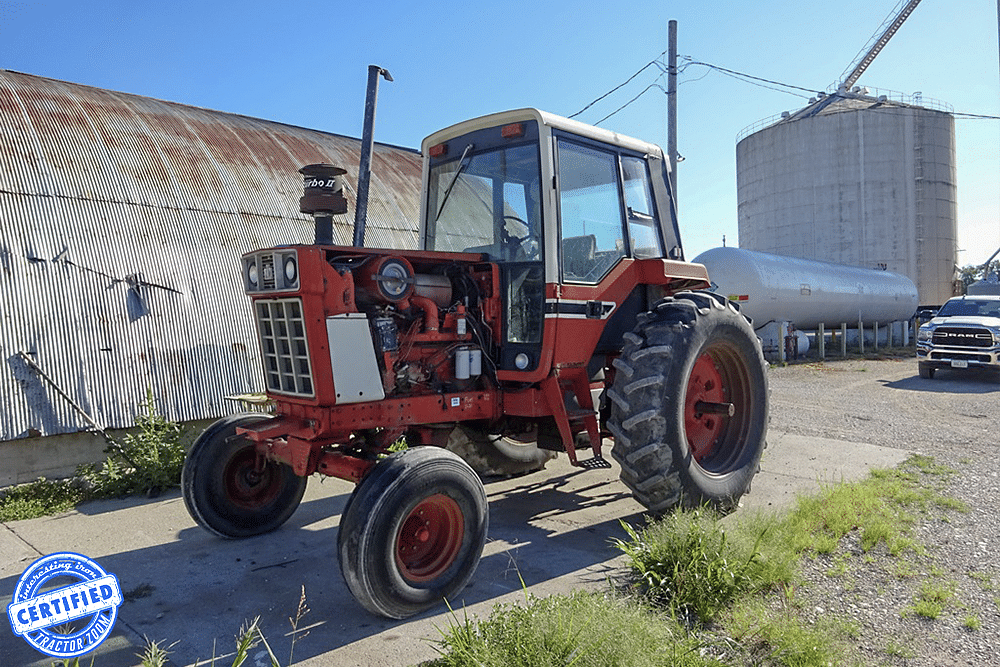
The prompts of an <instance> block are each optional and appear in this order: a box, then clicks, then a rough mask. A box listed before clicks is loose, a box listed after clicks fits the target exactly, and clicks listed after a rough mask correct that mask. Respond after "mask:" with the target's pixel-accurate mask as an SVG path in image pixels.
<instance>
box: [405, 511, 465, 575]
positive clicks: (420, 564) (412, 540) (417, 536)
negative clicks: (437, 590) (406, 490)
mask: <svg viewBox="0 0 1000 667" xmlns="http://www.w3.org/2000/svg"><path fill="white" fill-rule="evenodd" d="M464 536H465V520H464V517H463V515H462V510H461V508H460V507H459V506H458V503H457V502H455V501H454V500H453V499H452V498H449V497H448V496H446V495H444V494H441V493H438V494H435V495H433V496H430V497H428V498H425V499H423V500H421V501H420V502H419V503H417V505H416V507H414V508H413V509H412V510H411V511H410V513H409V514H408V515H407V516H406V518H405V519H404V520H403V522H402V524H401V525H400V529H399V533H398V535H397V537H396V565H397V567H398V568H399V571H400V573H401V574H402V575H403V577H404V578H405V579H406V580H408V581H410V582H413V583H423V582H427V581H431V580H433V579H435V578H437V577H439V576H441V575H442V574H444V572H445V571H446V570H447V569H448V568H449V567H451V565H452V563H454V562H455V558H456V557H457V556H458V552H459V551H460V550H461V548H462V539H463V538H464Z"/></svg>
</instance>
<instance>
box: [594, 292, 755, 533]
mask: <svg viewBox="0 0 1000 667" xmlns="http://www.w3.org/2000/svg"><path fill="white" fill-rule="evenodd" d="M614 365H615V367H616V368H617V372H616V374H615V381H614V386H613V388H612V389H611V390H610V391H609V392H608V398H609V400H610V401H611V418H610V420H609V422H608V428H609V430H610V431H611V432H612V433H613V434H614V436H615V445H614V449H613V450H612V455H613V456H614V457H615V459H616V460H617V461H618V463H619V464H620V465H621V480H622V482H624V483H625V485H626V486H628V487H629V489H630V490H631V491H632V493H633V495H634V496H635V498H636V499H637V500H638V501H639V502H641V503H642V504H643V505H645V506H646V507H647V508H648V509H649V510H650V511H651V512H652V513H654V514H662V513H664V512H666V511H668V510H670V509H671V508H673V507H675V506H678V505H681V506H685V507H694V506H698V505H702V504H706V503H707V504H710V505H712V506H714V507H716V508H718V509H720V510H722V511H728V510H731V509H733V508H734V507H735V506H736V505H737V504H738V503H739V499H740V497H741V496H742V495H743V494H744V493H746V492H747V491H748V490H749V488H750V482H751V481H752V480H753V477H754V475H755V474H756V473H757V470H758V468H759V465H760V457H761V454H762V453H763V450H764V447H765V437H766V435H767V421H768V389H767V365H766V363H765V361H764V356H763V354H762V352H761V349H760V343H759V342H758V340H757V337H756V336H755V334H754V332H753V329H752V328H751V327H750V323H749V322H748V321H747V319H746V318H745V317H743V316H742V315H740V314H739V312H738V311H737V310H736V309H735V308H734V307H733V306H732V304H730V303H729V302H728V301H727V300H726V299H724V298H722V297H720V296H718V295H715V294H710V293H704V292H682V293H678V294H676V295H675V296H673V297H668V298H666V299H664V300H663V301H661V302H660V303H658V304H657V306H656V308H655V309H654V310H653V311H651V312H648V313H643V314H641V315H640V316H639V323H638V325H637V326H636V328H635V330H634V331H633V332H632V333H630V334H626V335H625V346H624V349H623V350H622V354H621V356H620V357H619V358H618V359H616V360H615V362H614ZM729 403H731V404H732V408H733V415H732V416H729V415H727V414H725V413H724V412H723V413H722V414H719V413H717V412H716V413H713V412H710V410H711V409H712V408H713V407H714V408H715V409H716V410H717V411H718V410H724V409H725V406H726V404H729Z"/></svg>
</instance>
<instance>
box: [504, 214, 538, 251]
mask: <svg viewBox="0 0 1000 667" xmlns="http://www.w3.org/2000/svg"><path fill="white" fill-rule="evenodd" d="M501 217H502V219H503V220H505V221H506V220H514V221H515V222H519V223H521V224H522V225H524V228H525V229H526V230H527V231H528V233H527V234H525V235H524V236H515V235H513V234H511V233H510V232H509V231H507V224H506V222H505V223H504V225H503V226H502V227H501V228H500V237H501V240H502V241H503V244H504V246H505V247H506V248H509V249H511V253H510V254H511V255H512V256H511V259H512V260H514V261H525V260H531V259H536V258H537V257H538V242H537V241H535V239H533V238H532V236H531V226H530V225H529V224H528V223H527V221H525V220H522V219H521V218H519V217H518V216H516V215H504V216H501Z"/></svg>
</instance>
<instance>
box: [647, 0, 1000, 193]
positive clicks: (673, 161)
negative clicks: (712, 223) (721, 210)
mask: <svg viewBox="0 0 1000 667" xmlns="http://www.w3.org/2000/svg"><path fill="white" fill-rule="evenodd" d="M997 2H1000V0H997ZM667 53H668V55H667V163H668V164H669V165H670V196H671V197H673V199H674V210H675V211H676V210H677V21H674V20H671V21H670V22H669V23H667Z"/></svg>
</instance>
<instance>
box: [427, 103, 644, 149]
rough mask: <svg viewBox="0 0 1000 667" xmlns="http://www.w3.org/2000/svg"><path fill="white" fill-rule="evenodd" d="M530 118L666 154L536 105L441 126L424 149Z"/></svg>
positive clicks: (613, 143)
mask: <svg viewBox="0 0 1000 667" xmlns="http://www.w3.org/2000/svg"><path fill="white" fill-rule="evenodd" d="M530 120H534V121H537V122H538V125H539V126H540V127H549V128H553V129H557V130H562V131H564V132H569V133H571V134H575V135H578V136H581V137H586V138H588V139H594V140H596V141H601V142H604V143H607V144H612V145H614V146H620V147H622V148H626V149H628V150H632V151H636V152H639V153H643V154H645V155H649V156H652V157H658V158H661V159H662V158H663V150H662V149H661V148H660V147H659V146H657V145H656V144H651V143H648V142H646V141H642V140H640V139H635V138H633V137H629V136H626V135H624V134H619V133H617V132H612V131H611V130H605V129H604V128H600V127H594V126H593V125H587V124H586V123H581V122H579V121H576V120H572V119H570V118H564V117H562V116H557V115H556V114H552V113H549V112H547V111H541V110H539V109H533V108H525V109H513V110H510V111H501V112H499V113H494V114H489V115H487V116H480V117H479V118H472V119H470V120H466V121H462V122H461V123H456V124H455V125H452V126H450V127H446V128H444V129H443V130H438V131H437V132H435V133H434V134H431V135H430V136H428V137H427V138H426V139H424V140H423V142H422V143H421V145H420V150H421V152H422V153H423V154H424V155H426V154H427V151H428V149H429V148H430V147H431V146H436V145H437V144H440V143H442V142H445V141H448V140H449V139H453V138H455V137H459V136H462V135H464V134H468V133H469V132H475V131H477V130H484V129H487V128H491V127H498V126H501V125H507V124H508V123H516V122H519V121H530Z"/></svg>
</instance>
